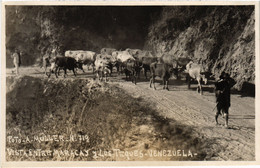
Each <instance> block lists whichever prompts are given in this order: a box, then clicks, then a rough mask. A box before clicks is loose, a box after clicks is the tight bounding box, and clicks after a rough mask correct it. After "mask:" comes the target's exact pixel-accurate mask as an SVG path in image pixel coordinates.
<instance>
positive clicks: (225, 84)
mask: <svg viewBox="0 0 260 168" xmlns="http://www.w3.org/2000/svg"><path fill="white" fill-rule="evenodd" d="M234 84H235V81H234V79H232V78H230V76H229V74H228V73H225V72H222V74H221V75H220V80H218V81H217V82H216V83H215V96H216V103H217V105H216V106H217V112H216V115H215V120H216V124H218V116H219V115H220V114H222V115H223V116H224V118H225V127H226V128H228V115H229V114H228V110H229V107H230V105H231V104H230V89H231V87H233V86H234Z"/></svg>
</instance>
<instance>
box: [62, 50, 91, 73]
mask: <svg viewBox="0 0 260 168" xmlns="http://www.w3.org/2000/svg"><path fill="white" fill-rule="evenodd" d="M65 57H72V58H74V59H76V61H77V62H78V68H79V69H81V70H82V71H83V72H84V70H83V67H82V65H83V64H84V65H92V66H93V67H94V62H95V59H96V53H95V52H93V51H83V50H75V51H66V52H65ZM93 73H94V68H93Z"/></svg>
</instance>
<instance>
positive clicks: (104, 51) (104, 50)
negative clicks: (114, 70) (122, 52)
mask: <svg viewBox="0 0 260 168" xmlns="http://www.w3.org/2000/svg"><path fill="white" fill-rule="evenodd" d="M115 51H116V49H114V48H102V49H101V50H100V54H101V55H112V53H113V52H115Z"/></svg>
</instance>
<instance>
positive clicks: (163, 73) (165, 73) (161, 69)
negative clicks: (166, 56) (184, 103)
mask: <svg viewBox="0 0 260 168" xmlns="http://www.w3.org/2000/svg"><path fill="white" fill-rule="evenodd" d="M150 70H151V78H150V88H151V87H152V84H153V88H154V89H155V90H156V88H155V84H154V80H155V77H156V76H157V77H160V78H162V79H163V89H167V90H169V88H168V83H169V79H170V77H171V73H172V72H174V69H173V67H171V66H169V65H168V64H162V63H156V62H155V63H152V64H151V65H150ZM165 85H166V87H165Z"/></svg>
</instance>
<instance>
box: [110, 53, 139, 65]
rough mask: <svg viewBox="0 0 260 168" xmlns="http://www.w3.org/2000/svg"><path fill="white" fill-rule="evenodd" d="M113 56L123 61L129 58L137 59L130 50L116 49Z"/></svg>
mask: <svg viewBox="0 0 260 168" xmlns="http://www.w3.org/2000/svg"><path fill="white" fill-rule="evenodd" d="M112 57H113V58H115V59H116V60H117V61H119V62H121V63H124V62H126V61H127V60H135V58H134V57H133V55H131V54H130V53H129V52H128V51H115V52H113V53H112Z"/></svg>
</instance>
